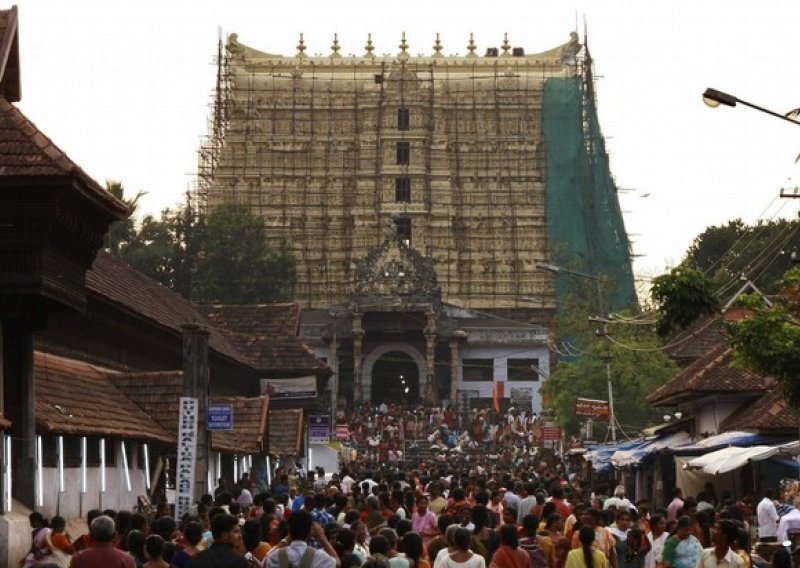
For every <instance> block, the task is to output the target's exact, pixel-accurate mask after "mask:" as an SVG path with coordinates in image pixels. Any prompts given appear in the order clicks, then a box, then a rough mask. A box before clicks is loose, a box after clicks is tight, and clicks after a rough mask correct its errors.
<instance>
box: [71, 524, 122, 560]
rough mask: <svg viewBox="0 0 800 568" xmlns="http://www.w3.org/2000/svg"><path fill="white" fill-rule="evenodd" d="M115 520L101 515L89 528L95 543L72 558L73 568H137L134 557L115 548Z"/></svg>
mask: <svg viewBox="0 0 800 568" xmlns="http://www.w3.org/2000/svg"><path fill="white" fill-rule="evenodd" d="M115 532H116V531H115V530H114V519H112V518H111V517H107V516H105V515H100V516H99V517H97V518H96V519H94V520H93V521H92V524H91V525H90V526H89V535H90V536H91V538H92V540H93V541H94V545H93V546H92V547H91V548H87V549H85V550H81V551H80V552H78V553H76V554H75V556H73V557H72V564H71V566H72V568H96V567H97V566H103V568H136V563H135V562H134V561H133V556H131V555H130V554H128V553H126V552H123V551H121V550H117V549H116V548H114V545H113V543H112V541H113V540H114V534H115Z"/></svg>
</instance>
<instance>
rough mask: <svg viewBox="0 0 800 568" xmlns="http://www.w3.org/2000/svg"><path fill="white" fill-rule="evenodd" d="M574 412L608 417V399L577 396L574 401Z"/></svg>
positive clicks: (592, 416) (596, 416)
mask: <svg viewBox="0 0 800 568" xmlns="http://www.w3.org/2000/svg"><path fill="white" fill-rule="evenodd" d="M575 414H577V415H578V416H586V417H588V418H608V416H609V414H611V413H610V412H609V410H608V401H606V400H595V399H592V398H579V399H578V400H576V401H575Z"/></svg>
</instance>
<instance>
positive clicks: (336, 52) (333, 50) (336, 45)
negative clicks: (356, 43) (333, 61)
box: [331, 33, 342, 57]
mask: <svg viewBox="0 0 800 568" xmlns="http://www.w3.org/2000/svg"><path fill="white" fill-rule="evenodd" d="M340 49H342V47H341V46H340V45H339V34H338V33H334V34H333V43H332V44H331V57H341V56H342V55H341V54H340V53H339V50H340Z"/></svg>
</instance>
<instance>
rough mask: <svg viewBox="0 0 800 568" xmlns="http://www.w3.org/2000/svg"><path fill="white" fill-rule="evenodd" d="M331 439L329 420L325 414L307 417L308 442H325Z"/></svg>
mask: <svg viewBox="0 0 800 568" xmlns="http://www.w3.org/2000/svg"><path fill="white" fill-rule="evenodd" d="M330 439H331V420H330V418H329V417H328V415H327V414H312V415H310V416H309V417H308V443H309V444H327V443H328V442H329V441H330Z"/></svg>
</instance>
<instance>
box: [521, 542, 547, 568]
mask: <svg viewBox="0 0 800 568" xmlns="http://www.w3.org/2000/svg"><path fill="white" fill-rule="evenodd" d="M519 548H520V549H522V550H524V551H525V552H527V553H528V555H529V556H530V557H531V568H548V566H549V563H548V562H547V554H545V552H544V550H543V549H542V547H541V546H539V544H538V543H537V542H536V541H535V540H534V539H533V538H530V539H525V540H524V541H520V543H519Z"/></svg>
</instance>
